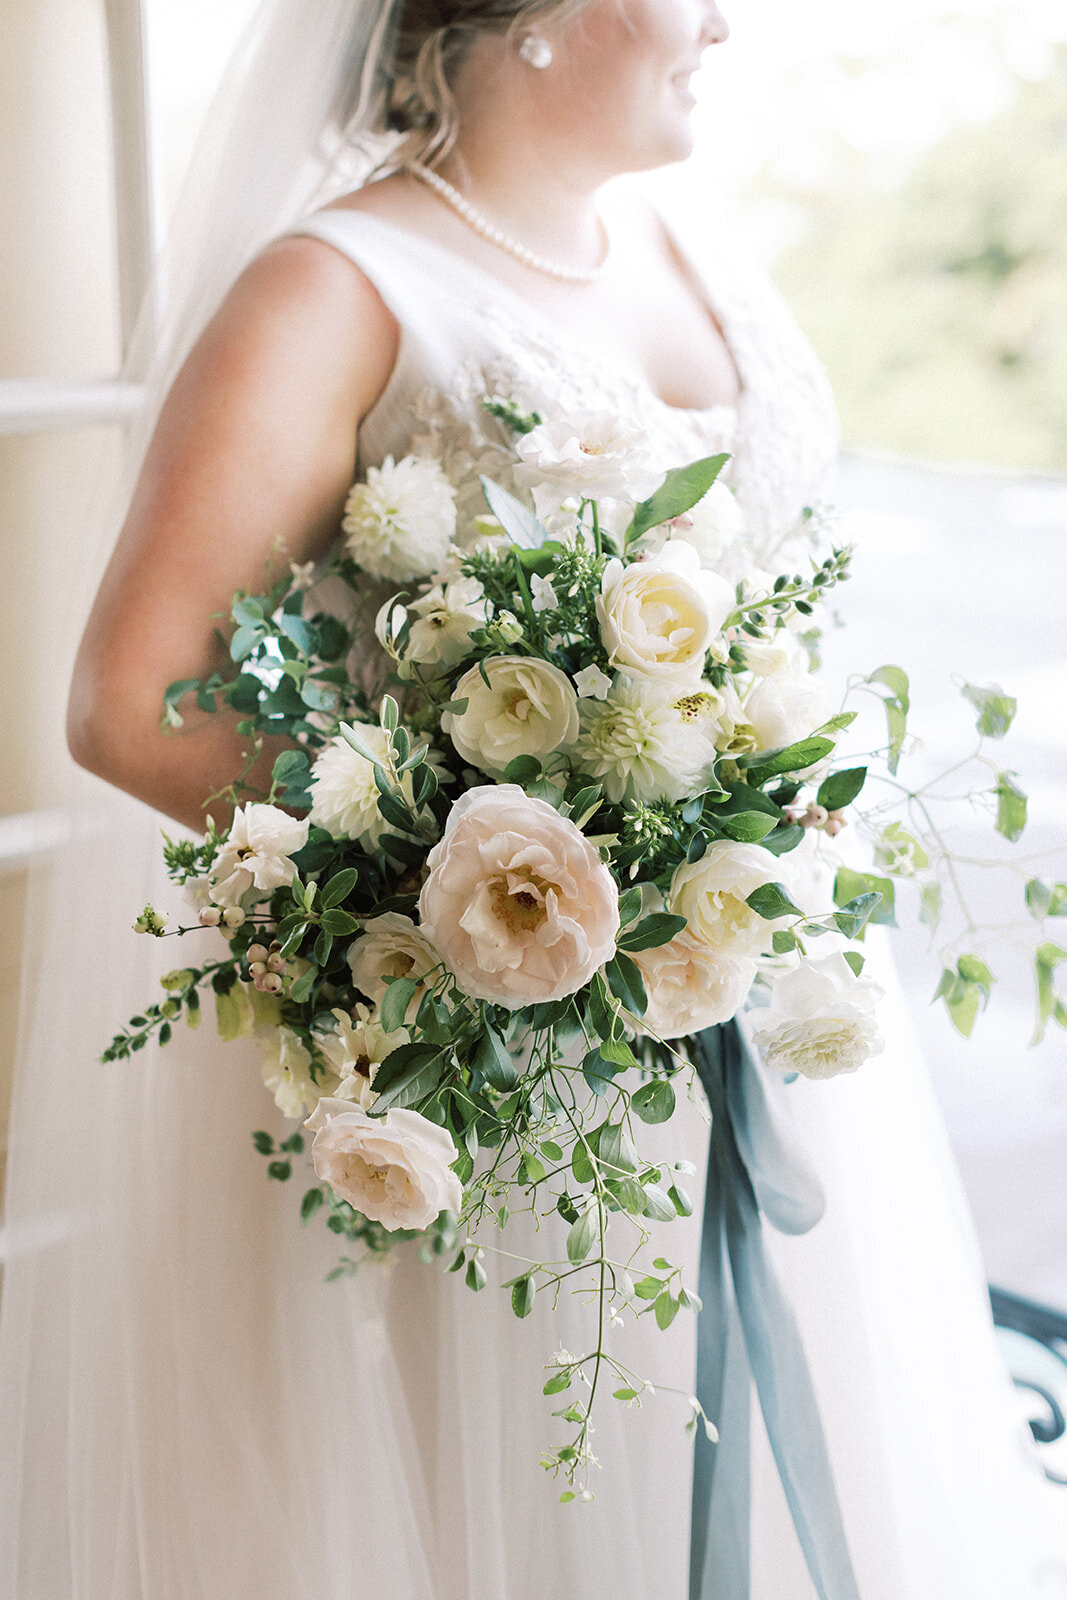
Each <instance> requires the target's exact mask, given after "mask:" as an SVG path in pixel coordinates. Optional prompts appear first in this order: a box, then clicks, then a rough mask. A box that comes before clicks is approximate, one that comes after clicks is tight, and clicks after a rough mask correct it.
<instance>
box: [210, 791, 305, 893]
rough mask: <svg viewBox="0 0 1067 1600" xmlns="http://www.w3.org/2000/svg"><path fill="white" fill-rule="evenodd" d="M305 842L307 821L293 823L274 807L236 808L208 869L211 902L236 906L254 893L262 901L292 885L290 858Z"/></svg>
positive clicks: (294, 870)
mask: <svg viewBox="0 0 1067 1600" xmlns="http://www.w3.org/2000/svg"><path fill="white" fill-rule="evenodd" d="M307 842H308V820H307V818H306V817H304V818H302V819H301V820H300V821H297V819H296V818H295V817H291V816H289V814H288V812H286V811H282V810H281V809H280V807H278V806H268V805H258V804H253V805H247V806H238V808H237V810H236V811H235V812H234V814H233V821H232V823H231V824H230V832H229V834H228V836H227V839H226V843H225V844H224V845H223V847H222V849H221V850H220V851H219V854H218V856H217V857H216V859H215V864H214V866H213V867H212V869H211V898H212V900H214V902H215V904H216V905H220V906H236V905H237V904H238V903H239V902H240V901H242V900H243V899H244V898H245V896H246V895H250V892H251V891H252V890H253V889H255V890H258V895H257V898H258V899H265V898H266V897H267V896H268V895H270V894H273V892H274V890H275V889H280V888H281V887H282V886H283V884H287V883H292V881H293V877H294V875H295V873H296V868H295V867H294V865H293V862H292V859H291V858H292V857H293V856H294V855H295V854H296V852H297V851H298V850H302V849H303V848H304V846H305V845H306V844H307Z"/></svg>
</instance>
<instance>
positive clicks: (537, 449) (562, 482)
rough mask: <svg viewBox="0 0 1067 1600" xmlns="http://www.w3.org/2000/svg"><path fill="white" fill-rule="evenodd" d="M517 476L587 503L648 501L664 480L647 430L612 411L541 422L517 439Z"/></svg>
mask: <svg viewBox="0 0 1067 1600" xmlns="http://www.w3.org/2000/svg"><path fill="white" fill-rule="evenodd" d="M515 453H516V455H517V456H518V458H519V463H518V465H517V466H516V468H515V472H514V476H515V482H516V483H517V484H520V485H523V486H525V487H526V488H531V489H532V488H534V487H540V486H542V485H546V486H557V485H558V486H559V489H560V491H561V501H560V502H559V503H561V502H562V498H563V497H564V496H573V495H576V494H577V495H580V496H581V497H582V498H583V499H585V500H600V499H610V500H629V501H632V502H636V501H638V500H645V499H647V498H648V496H649V495H650V494H651V493H652V492H653V490H654V489H656V488H657V487H658V486H659V484H660V483H662V481H663V473H662V471H659V470H657V468H656V467H655V466H654V465H653V464H652V462H651V460H650V458H649V454H648V436H647V434H646V432H645V431H644V429H642V428H639V427H638V426H637V425H636V423H633V422H630V421H629V420H627V419H626V418H623V417H619V416H616V415H614V414H612V413H611V412H601V411H579V412H575V413H573V414H572V415H571V416H570V417H568V418H566V419H564V420H563V421H562V422H542V423H539V424H538V426H537V427H536V428H531V430H530V432H529V433H526V434H523V435H522V437H521V438H519V439H516V441H515Z"/></svg>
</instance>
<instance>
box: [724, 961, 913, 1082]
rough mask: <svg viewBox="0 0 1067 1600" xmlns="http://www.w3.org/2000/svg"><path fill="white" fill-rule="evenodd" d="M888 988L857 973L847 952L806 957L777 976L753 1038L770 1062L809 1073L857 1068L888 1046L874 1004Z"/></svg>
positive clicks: (757, 1018) (832, 1074)
mask: <svg viewBox="0 0 1067 1600" xmlns="http://www.w3.org/2000/svg"><path fill="white" fill-rule="evenodd" d="M881 996H882V990H881V989H880V988H879V986H878V984H876V983H874V982H873V981H872V980H871V979H870V978H864V977H859V978H857V977H856V975H855V973H854V972H853V971H852V968H851V967H850V966H849V964H848V962H847V961H846V960H845V958H844V956H843V955H832V956H825V957H823V959H821V960H818V961H816V960H808V959H805V960H802V961H801V962H800V963H799V965H798V966H796V967H794V968H792V969H791V970H790V971H789V972H784V973H782V975H781V976H780V977H779V978H777V979H776V980H775V984H774V988H773V991H772V994H771V1005H770V1009H769V1010H767V1011H757V1012H754V1013H753V1022H754V1023H755V1024H756V1026H755V1027H754V1029H753V1038H754V1039H755V1041H756V1043H757V1044H758V1045H759V1047H760V1050H761V1051H762V1053H763V1059H764V1060H765V1061H766V1062H767V1064H768V1066H772V1067H777V1068H778V1070H779V1071H780V1072H787V1073H791V1072H799V1073H801V1074H802V1075H803V1076H804V1077H805V1078H835V1077H837V1075H838V1073H841V1072H855V1070H856V1068H857V1067H859V1066H862V1064H863V1062H864V1061H866V1060H868V1059H869V1058H870V1057H871V1056H876V1055H879V1054H880V1053H881V1051H882V1050H883V1049H884V1048H885V1041H884V1039H883V1038H882V1036H881V1034H880V1033H879V1032H878V1027H877V1024H876V1022H875V1018H874V1007H875V1005H876V1004H877V1002H878V1001H879V1000H880V999H881Z"/></svg>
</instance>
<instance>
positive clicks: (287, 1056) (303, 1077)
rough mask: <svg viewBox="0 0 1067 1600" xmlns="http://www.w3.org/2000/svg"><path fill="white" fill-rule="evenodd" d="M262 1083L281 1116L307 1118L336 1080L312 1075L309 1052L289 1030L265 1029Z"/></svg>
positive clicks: (280, 1028)
mask: <svg viewBox="0 0 1067 1600" xmlns="http://www.w3.org/2000/svg"><path fill="white" fill-rule="evenodd" d="M260 1071H261V1073H262V1075H263V1082H264V1083H265V1084H266V1086H267V1088H268V1089H269V1090H270V1092H271V1094H272V1095H273V1096H274V1104H275V1105H276V1106H277V1107H278V1110H279V1111H280V1112H281V1114H282V1116H283V1117H293V1118H296V1117H306V1116H307V1114H308V1112H309V1111H311V1110H312V1109H313V1107H314V1106H316V1105H317V1104H318V1102H319V1099H320V1097H321V1096H322V1095H324V1094H333V1092H334V1091H335V1089H336V1087H337V1079H336V1078H335V1077H333V1076H331V1075H330V1074H329V1073H323V1074H322V1075H321V1076H320V1078H319V1079H318V1081H316V1079H315V1078H313V1077H312V1075H311V1053H310V1051H308V1050H307V1049H306V1048H305V1047H304V1045H303V1044H302V1043H301V1041H300V1039H299V1037H298V1036H297V1035H296V1034H295V1033H294V1032H293V1030H292V1028H284V1027H274V1028H270V1029H269V1030H267V1033H266V1036H265V1038H264V1041H263V1060H262V1063H261V1066H260Z"/></svg>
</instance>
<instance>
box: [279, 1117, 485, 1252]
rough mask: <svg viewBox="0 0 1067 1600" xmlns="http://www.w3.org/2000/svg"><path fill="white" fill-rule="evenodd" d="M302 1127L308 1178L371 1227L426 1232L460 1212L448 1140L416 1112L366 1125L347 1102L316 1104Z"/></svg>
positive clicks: (454, 1153) (460, 1198) (441, 1130)
mask: <svg viewBox="0 0 1067 1600" xmlns="http://www.w3.org/2000/svg"><path fill="white" fill-rule="evenodd" d="M305 1126H306V1127H308V1128H311V1129H312V1131H313V1132H314V1134H315V1138H314V1140H313V1142H312V1146H311V1159H312V1162H313V1164H314V1167H315V1173H316V1175H317V1176H318V1177H319V1178H320V1179H321V1180H322V1181H323V1182H324V1183H328V1184H329V1185H330V1188H331V1189H332V1190H333V1192H334V1194H336V1195H337V1196H339V1198H340V1199H342V1200H347V1201H348V1203H349V1205H351V1206H354V1207H355V1209H356V1210H357V1211H360V1212H362V1214H363V1215H364V1216H365V1217H369V1218H370V1219H371V1221H372V1222H380V1223H381V1224H382V1226H383V1227H385V1228H389V1229H393V1228H428V1227H429V1226H430V1224H431V1223H432V1222H435V1221H436V1219H437V1218H438V1217H439V1216H440V1214H441V1212H442V1211H456V1212H458V1211H459V1210H460V1208H461V1206H462V1204H463V1185H462V1184H461V1183H460V1181H459V1179H458V1178H457V1177H456V1174H455V1173H454V1172H453V1171H452V1170H451V1168H452V1163H453V1161H455V1159H456V1156H457V1155H458V1154H459V1152H458V1151H457V1149H456V1146H455V1144H454V1143H453V1140H452V1135H451V1134H450V1133H448V1132H447V1130H446V1129H444V1128H439V1127H438V1126H437V1124H436V1123H433V1122H430V1121H429V1119H428V1118H426V1117H424V1116H421V1115H420V1113H419V1112H418V1111H411V1110H409V1109H407V1108H404V1109H398V1108H396V1107H394V1108H393V1109H392V1110H390V1111H387V1112H386V1113H385V1116H384V1117H371V1116H369V1115H368V1114H367V1112H366V1111H364V1110H363V1108H362V1106H356V1105H351V1104H350V1103H349V1102H348V1101H347V1100H336V1099H323V1100H320V1101H319V1103H318V1105H317V1106H316V1107H315V1110H314V1111H313V1112H312V1114H311V1116H310V1117H309V1118H308V1119H307V1122H306V1124H305Z"/></svg>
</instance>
